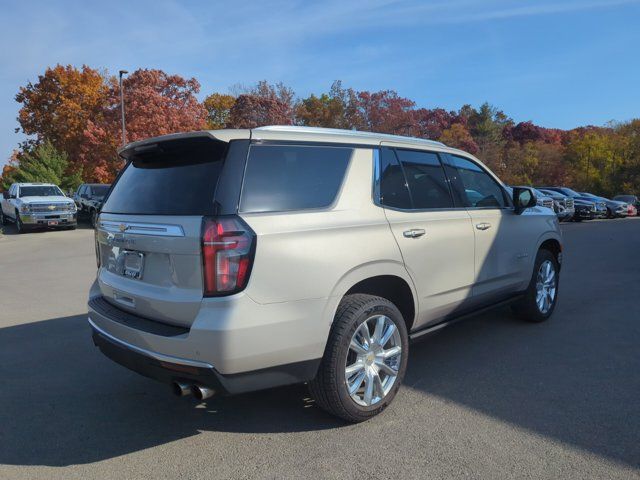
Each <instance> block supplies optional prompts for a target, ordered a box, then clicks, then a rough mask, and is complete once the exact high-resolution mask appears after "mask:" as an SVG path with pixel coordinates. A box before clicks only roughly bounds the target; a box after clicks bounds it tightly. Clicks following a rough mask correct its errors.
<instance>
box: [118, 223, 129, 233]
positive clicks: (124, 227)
mask: <svg viewBox="0 0 640 480" xmlns="http://www.w3.org/2000/svg"><path fill="white" fill-rule="evenodd" d="M127 228H129V227H127V226H126V225H125V224H124V223H121V224H120V226H119V227H118V229H119V230H120V231H121V232H126V231H127Z"/></svg>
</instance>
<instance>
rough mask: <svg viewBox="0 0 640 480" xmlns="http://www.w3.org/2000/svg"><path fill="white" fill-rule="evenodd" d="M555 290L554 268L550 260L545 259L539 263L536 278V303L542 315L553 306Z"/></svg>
mask: <svg viewBox="0 0 640 480" xmlns="http://www.w3.org/2000/svg"><path fill="white" fill-rule="evenodd" d="M556 290H557V283H556V268H555V266H554V265H553V262H551V260H545V261H544V262H542V263H541V264H540V268H539V269H538V278H537V279H536V304H537V305H538V310H540V313H542V314H543V315H546V314H547V313H548V312H549V310H550V309H551V307H552V306H553V302H554V301H555V299H556Z"/></svg>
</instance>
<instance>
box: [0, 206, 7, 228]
mask: <svg viewBox="0 0 640 480" xmlns="http://www.w3.org/2000/svg"><path fill="white" fill-rule="evenodd" d="M7 223H8V222H7V218H6V217H5V216H4V213H2V209H1V208H0V225H6V224H7Z"/></svg>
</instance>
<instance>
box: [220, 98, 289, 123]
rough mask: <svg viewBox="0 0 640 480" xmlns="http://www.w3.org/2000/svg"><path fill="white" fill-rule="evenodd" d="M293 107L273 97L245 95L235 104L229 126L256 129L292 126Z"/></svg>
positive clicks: (230, 115)
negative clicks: (266, 126)
mask: <svg viewBox="0 0 640 480" xmlns="http://www.w3.org/2000/svg"><path fill="white" fill-rule="evenodd" d="M291 123H292V118H291V107H290V105H288V104H287V103H285V102H283V101H281V100H279V99H277V98H273V97H268V96H258V95H250V94H243V95H240V96H239V97H238V98H237V99H236V102H235V103H234V105H233V107H232V108H231V111H230V113H229V121H228V123H227V125H228V126H229V127H231V128H256V127H261V126H264V125H291Z"/></svg>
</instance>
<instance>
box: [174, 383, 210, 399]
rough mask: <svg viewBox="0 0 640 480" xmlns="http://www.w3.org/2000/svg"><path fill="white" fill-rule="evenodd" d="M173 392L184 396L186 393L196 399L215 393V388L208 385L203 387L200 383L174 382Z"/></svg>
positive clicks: (205, 397) (208, 396)
mask: <svg viewBox="0 0 640 480" xmlns="http://www.w3.org/2000/svg"><path fill="white" fill-rule="evenodd" d="M173 393H174V394H175V395H177V396H178V397H186V396H187V395H193V396H194V397H196V398H197V399H198V400H206V399H207V398H211V397H213V395H214V394H215V393H216V391H215V390H213V389H212V388H209V387H203V386H202V385H195V384H194V385H192V384H189V383H184V382H174V384H173Z"/></svg>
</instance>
